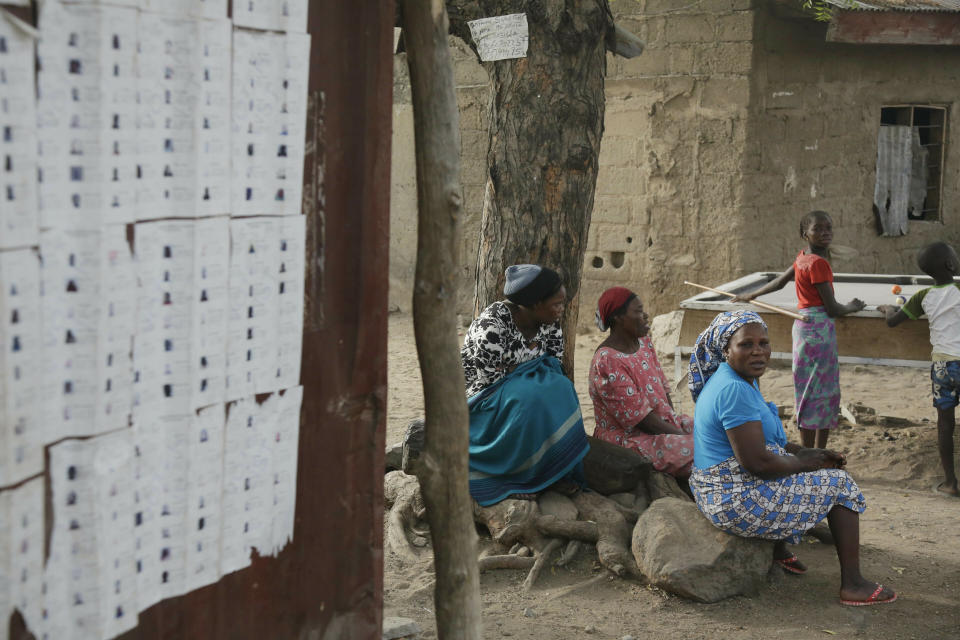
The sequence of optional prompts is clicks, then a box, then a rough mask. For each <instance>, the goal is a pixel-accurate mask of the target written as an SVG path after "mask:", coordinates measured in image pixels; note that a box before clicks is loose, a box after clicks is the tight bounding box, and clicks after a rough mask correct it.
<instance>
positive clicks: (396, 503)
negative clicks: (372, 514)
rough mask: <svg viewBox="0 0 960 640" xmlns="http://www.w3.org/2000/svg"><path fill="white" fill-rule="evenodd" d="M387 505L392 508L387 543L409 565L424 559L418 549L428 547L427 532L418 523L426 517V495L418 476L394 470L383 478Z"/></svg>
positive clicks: (388, 518)
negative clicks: (421, 493) (422, 493)
mask: <svg viewBox="0 0 960 640" xmlns="http://www.w3.org/2000/svg"><path fill="white" fill-rule="evenodd" d="M383 497H384V502H385V503H386V505H387V506H388V507H390V514H389V516H388V517H387V534H386V538H387V543H388V544H389V545H390V548H391V549H393V551H394V553H396V554H397V555H398V556H400V557H401V558H403V559H404V560H406V561H408V562H417V561H419V560H420V552H419V549H418V548H422V547H426V546H427V536H426V535H424V534H426V533H427V532H426V531H425V530H423V529H418V528H417V524H418V523H419V521H420V517H421V516H422V515H423V514H424V512H425V509H424V506H423V496H421V495H420V483H419V482H417V478H416V476H410V475H407V474H405V473H404V472H402V471H391V472H390V473H388V474H387V475H386V476H384V478H383Z"/></svg>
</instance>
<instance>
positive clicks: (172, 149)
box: [137, 12, 230, 220]
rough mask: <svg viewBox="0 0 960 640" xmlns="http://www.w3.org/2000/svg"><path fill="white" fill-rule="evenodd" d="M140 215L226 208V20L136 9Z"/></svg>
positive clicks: (195, 213) (221, 211)
mask: <svg viewBox="0 0 960 640" xmlns="http://www.w3.org/2000/svg"><path fill="white" fill-rule="evenodd" d="M140 40H141V43H140V54H139V56H138V61H137V62H138V70H139V93H140V104H139V109H138V126H139V129H138V134H139V157H140V171H141V178H142V179H141V180H140V181H139V189H138V193H137V201H138V204H139V206H138V212H137V217H138V219H141V220H144V219H151V218H162V217H172V216H177V217H183V216H191V217H192V216H203V215H215V214H224V213H227V212H228V211H229V208H230V185H229V181H230V156H229V154H230V144H229V139H230V124H229V123H230V22H229V21H228V20H215V21H214V20H196V19H190V18H175V17H171V16H167V15H160V14H154V13H146V12H144V13H141V14H140Z"/></svg>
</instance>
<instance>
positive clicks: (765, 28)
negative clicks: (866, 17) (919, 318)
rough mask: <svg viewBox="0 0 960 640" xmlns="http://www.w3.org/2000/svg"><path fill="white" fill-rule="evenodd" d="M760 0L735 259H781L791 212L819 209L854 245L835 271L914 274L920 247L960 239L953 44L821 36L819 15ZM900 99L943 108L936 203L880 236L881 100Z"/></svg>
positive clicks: (780, 262) (959, 83)
mask: <svg viewBox="0 0 960 640" xmlns="http://www.w3.org/2000/svg"><path fill="white" fill-rule="evenodd" d="M760 6H761V9H758V12H757V13H758V15H757V29H756V32H757V39H756V44H755V48H756V55H755V59H756V63H755V70H754V74H753V87H752V96H753V100H752V103H751V107H750V111H751V113H750V124H749V128H748V134H747V147H746V162H745V165H744V175H743V195H744V202H743V207H742V208H741V212H740V218H739V224H738V227H737V233H736V236H737V238H738V239H739V243H738V244H739V250H738V251H737V255H738V259H737V262H736V263H735V264H734V266H735V268H736V269H737V270H738V271H739V272H750V271H757V270H765V269H771V268H777V269H782V268H784V267H786V266H787V265H788V264H790V262H791V261H792V260H793V258H794V257H795V255H796V253H797V251H798V250H799V249H800V248H801V247H802V241H801V240H800V239H799V237H798V221H799V218H800V217H801V216H802V215H803V214H804V213H805V212H807V211H810V210H812V209H823V210H825V211H828V212H830V213H831V214H832V216H833V219H834V227H835V228H834V243H835V244H841V245H846V246H849V247H851V248H853V249H855V250H856V251H857V254H858V255H856V256H855V257H852V258H840V257H839V256H835V259H834V270H835V271H853V272H870V273H872V272H878V273H919V271H918V269H917V266H916V262H915V256H916V253H917V251H918V250H919V249H920V248H921V247H923V246H924V245H926V244H927V243H929V242H932V241H934V240H944V241H947V242H951V243H957V242H958V241H960V225H958V209H957V202H958V196H960V154H958V148H960V147H958V145H960V134H958V133H957V132H958V131H960V129H958V128H957V126H956V125H957V124H958V123H957V120H956V118H957V117H960V111H958V106H960V104H958V99H960V93H958V91H957V87H960V48H958V47H927V46H903V45H891V46H876V45H852V44H836V43H829V42H826V40H825V38H826V25H823V24H819V23H816V22H814V21H811V20H806V19H797V18H796V17H795V16H792V15H789V14H785V13H784V11H783V9H778V7H777V6H776V5H772V4H768V3H761V5H760ZM902 104H917V105H924V104H927V105H937V106H946V107H947V111H948V116H947V119H948V123H947V129H946V131H947V139H946V155H945V157H944V174H943V191H942V205H941V207H942V214H941V220H940V221H931V222H928V221H916V220H911V221H910V222H909V232H908V233H907V234H906V235H904V236H899V237H893V238H891V237H881V236H879V235H878V234H877V232H876V226H875V223H874V214H873V211H872V208H871V207H872V204H873V192H874V186H875V183H876V161H877V130H878V128H879V126H880V109H881V107H883V106H885V105H902ZM951 118H952V119H953V121H952V122H951V121H950V120H951ZM756 247H766V249H765V250H761V251H757V250H754V248H756Z"/></svg>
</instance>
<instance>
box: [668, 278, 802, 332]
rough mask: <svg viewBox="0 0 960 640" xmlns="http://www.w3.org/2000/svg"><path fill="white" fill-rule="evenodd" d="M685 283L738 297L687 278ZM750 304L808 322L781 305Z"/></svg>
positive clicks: (753, 302)
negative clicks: (689, 280)
mask: <svg viewBox="0 0 960 640" xmlns="http://www.w3.org/2000/svg"><path fill="white" fill-rule="evenodd" d="M683 284H688V285H690V286H691V287H697V288H698V289H703V290H705V291H712V292H714V293H720V294H723V295H725V296H730V297H731V298H736V297H737V294H735V293H730V292H729V291H721V290H720V289H714V288H713V287H705V286H703V285H702V284H697V283H696V282H688V281H687V280H684V281H683ZM750 304H752V305H755V306H758V307H760V308H762V309H766V310H767V311H776V312H777V313H782V314H783V315H785V316H790V317H791V318H796V319H797V320H803V321H804V322H806V320H807V317H806V316H802V315H800V314H799V313H794V312H793V311H787V310H786V309H781V308H780V307H775V306H773V305H772V304H767V303H766V302H757V301H756V300H751V301H750Z"/></svg>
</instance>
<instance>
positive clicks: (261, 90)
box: [231, 31, 310, 215]
mask: <svg viewBox="0 0 960 640" xmlns="http://www.w3.org/2000/svg"><path fill="white" fill-rule="evenodd" d="M309 60H310V36H308V35H306V34H277V33H259V32H247V31H234V34H233V109H232V126H233V131H232V145H233V153H232V158H233V182H232V184H231V192H232V202H231V206H232V210H233V215H265V214H283V215H294V214H299V213H300V211H301V193H302V183H303V157H304V147H303V145H304V134H305V129H304V124H305V122H306V113H307V72H308V69H309Z"/></svg>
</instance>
